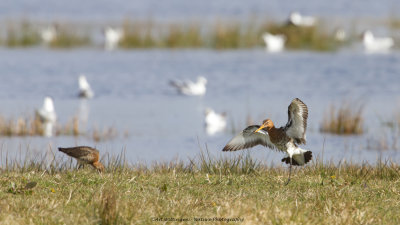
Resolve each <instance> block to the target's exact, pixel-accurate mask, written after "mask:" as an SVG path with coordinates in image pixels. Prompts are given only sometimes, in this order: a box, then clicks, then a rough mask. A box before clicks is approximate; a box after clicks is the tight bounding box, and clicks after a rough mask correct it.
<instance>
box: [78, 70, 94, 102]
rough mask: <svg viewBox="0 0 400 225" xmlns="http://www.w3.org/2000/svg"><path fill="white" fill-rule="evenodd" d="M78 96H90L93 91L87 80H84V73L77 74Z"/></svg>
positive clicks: (92, 94)
mask: <svg viewBox="0 0 400 225" xmlns="http://www.w3.org/2000/svg"><path fill="white" fill-rule="evenodd" d="M78 96H79V97H81V98H92V97H93V96H94V93H93V91H92V88H91V87H90V85H89V83H88V81H87V80H86V77H85V75H83V74H82V75H80V76H79V95H78Z"/></svg>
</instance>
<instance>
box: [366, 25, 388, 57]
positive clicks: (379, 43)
mask: <svg viewBox="0 0 400 225" xmlns="http://www.w3.org/2000/svg"><path fill="white" fill-rule="evenodd" d="M363 44H364V48H365V51H367V52H370V53H372V52H387V51H389V50H390V48H392V47H393V45H394V41H393V38H391V37H380V38H377V37H374V35H373V34H372V32H371V31H370V30H367V31H365V32H364V34H363Z"/></svg>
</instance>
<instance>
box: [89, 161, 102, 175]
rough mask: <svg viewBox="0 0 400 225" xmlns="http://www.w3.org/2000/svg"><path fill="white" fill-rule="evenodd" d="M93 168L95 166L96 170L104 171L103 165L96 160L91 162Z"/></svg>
mask: <svg viewBox="0 0 400 225" xmlns="http://www.w3.org/2000/svg"><path fill="white" fill-rule="evenodd" d="M91 165H92V166H93V167H94V168H96V169H97V170H98V171H100V172H104V166H103V164H101V162H99V161H96V162H94V163H92V164H91Z"/></svg>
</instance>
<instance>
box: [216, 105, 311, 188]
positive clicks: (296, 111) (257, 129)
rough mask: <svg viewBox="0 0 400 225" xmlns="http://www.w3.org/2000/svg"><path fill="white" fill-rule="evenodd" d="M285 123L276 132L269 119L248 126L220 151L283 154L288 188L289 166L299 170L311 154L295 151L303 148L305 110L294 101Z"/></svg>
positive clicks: (301, 150) (309, 158)
mask: <svg viewBox="0 0 400 225" xmlns="http://www.w3.org/2000/svg"><path fill="white" fill-rule="evenodd" d="M288 114H289V120H288V122H287V123H286V125H285V126H284V127H280V128H276V127H275V126H274V123H273V122H272V121H271V120H270V119H266V120H264V121H263V124H262V125H261V126H259V125H252V126H249V127H247V128H246V129H244V130H243V131H242V132H241V133H240V134H238V135H237V136H235V137H234V138H232V140H230V141H229V143H228V144H227V145H226V146H225V147H224V149H223V150H222V151H237V150H241V149H245V148H251V147H253V146H256V145H264V146H265V147H268V148H271V149H276V150H279V151H282V152H285V153H287V155H288V157H286V158H283V159H282V162H285V163H287V164H289V165H290V166H289V178H288V180H287V182H286V184H289V181H290V176H291V173H292V165H295V166H302V165H304V164H306V163H307V162H309V161H310V160H311V158H312V152H311V151H307V150H304V149H301V148H299V147H298V146H297V145H298V144H306V129H307V118H308V109H307V106H306V104H304V103H303V102H302V101H301V100H300V99H298V98H295V99H294V100H293V101H292V103H290V105H289V108H288Z"/></svg>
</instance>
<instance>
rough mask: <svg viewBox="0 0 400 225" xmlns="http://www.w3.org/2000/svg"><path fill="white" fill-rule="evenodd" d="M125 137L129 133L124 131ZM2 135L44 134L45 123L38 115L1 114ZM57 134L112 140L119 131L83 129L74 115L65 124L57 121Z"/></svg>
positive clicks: (0, 130) (98, 140) (0, 131)
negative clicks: (16, 115) (6, 116)
mask: <svg viewBox="0 0 400 225" xmlns="http://www.w3.org/2000/svg"><path fill="white" fill-rule="evenodd" d="M124 135H125V137H126V136H128V135H129V134H128V133H127V131H125V133H124ZM0 136H8V137H12V136H44V124H43V123H42V122H41V121H40V119H39V117H38V116H37V115H35V116H27V117H22V116H21V117H18V118H17V119H14V118H12V117H11V118H5V117H3V116H0ZM55 136H76V137H77V136H88V137H90V138H93V140H95V141H96V142H100V141H106V140H112V139H114V138H116V137H118V131H117V129H116V128H115V127H112V126H111V127H103V128H102V129H98V128H97V126H94V128H93V129H92V130H90V131H82V130H80V128H79V119H78V118H77V117H73V118H72V119H70V120H69V121H67V122H66V123H65V124H60V123H56V125H55Z"/></svg>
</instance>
